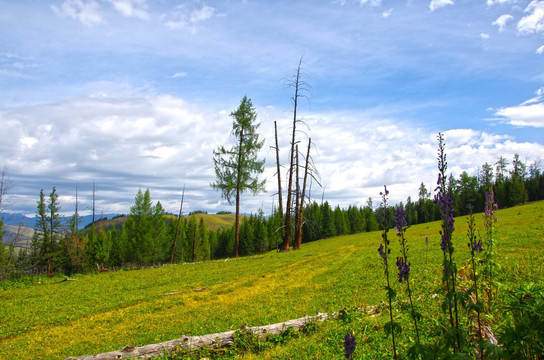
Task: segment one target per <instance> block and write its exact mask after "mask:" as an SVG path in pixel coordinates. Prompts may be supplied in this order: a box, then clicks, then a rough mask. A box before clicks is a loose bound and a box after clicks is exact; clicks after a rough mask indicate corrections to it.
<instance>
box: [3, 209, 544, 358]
mask: <svg viewBox="0 0 544 360" xmlns="http://www.w3.org/2000/svg"><path fill="white" fill-rule="evenodd" d="M497 216H498V218H499V222H498V223H497V224H496V229H497V245H496V246H497V251H498V253H499V256H500V262H501V264H502V269H501V270H500V280H501V282H503V283H505V284H511V283H518V282H520V281H522V282H542V280H541V277H542V274H543V273H544V261H543V260H544V251H543V249H544V247H543V245H544V219H543V216H544V202H538V203H533V204H529V205H525V206H519V207H514V208H510V209H505V210H500V211H499V212H498V213H497ZM476 218H477V223H478V225H479V228H480V229H481V228H482V225H481V224H482V221H481V219H482V218H481V215H476ZM455 225H456V230H455V233H454V239H453V241H454V244H455V246H456V257H457V259H458V260H457V263H458V264H459V266H461V265H462V264H463V263H464V261H465V260H468V257H469V251H468V247H467V245H466V243H467V240H466V237H465V233H466V229H467V226H466V221H465V218H464V217H462V218H457V219H456V223H455ZM438 230H439V223H438V222H434V223H429V224H422V225H417V226H413V227H411V228H410V229H408V232H407V238H408V242H409V245H410V253H409V256H410V257H411V260H410V261H411V263H412V272H411V274H412V279H413V280H412V281H413V284H414V285H413V286H414V292H415V295H416V296H421V307H422V310H423V313H424V316H425V319H424V321H423V322H422V324H421V326H422V328H423V332H424V333H425V334H427V335H426V336H431V335H432V334H431V333H430V332H431V329H432V328H433V323H432V320H431V319H432V317H431V316H430V314H432V313H433V314H434V313H436V311H438V307H439V306H440V302H441V300H442V299H441V296H442V290H441V285H440V276H441V262H442V253H441V251H440V247H439V242H440V235H439V234H438ZM390 236H391V239H392V249H393V250H392V251H393V253H392V255H393V256H397V255H398V254H397V252H398V243H397V241H396V239H395V238H396V237H395V235H394V232H393V231H392V232H391V233H390ZM425 236H429V239H430V245H429V248H428V249H427V248H426V246H425ZM380 241H381V235H380V233H378V232H374V233H363V234H359V235H352V236H343V237H337V238H332V239H327V240H323V241H318V242H314V243H310V244H305V245H303V247H302V250H301V251H291V252H288V253H276V252H271V253H268V254H265V255H263V256H262V257H253V258H241V259H239V260H236V261H231V260H229V261H224V260H220V261H213V262H207V263H201V264H188V265H176V266H165V267H161V268H155V269H148V270H139V271H120V272H111V273H101V274H91V275H85V276H75V278H76V280H77V281H67V282H58V281H59V280H60V279H59V278H57V279H54V280H49V279H47V280H44V282H42V284H39V285H34V286H30V287H26V288H20V289H8V290H4V291H1V292H0V359H59V358H65V357H67V356H70V355H72V356H75V355H86V354H93V353H99V352H107V351H112V350H117V349H120V348H122V347H124V346H125V345H128V344H131V345H135V346H141V345H145V344H148V343H156V342H161V341H166V340H170V339H174V338H179V337H181V336H182V335H200V334H207V333H214V332H222V331H227V330H231V329H237V328H240V327H241V326H242V325H243V324H247V325H248V326H258V325H265V324H271V323H276V322H281V321H286V320H288V319H294V318H299V317H302V316H304V315H315V314H316V313H317V312H332V311H337V310H339V309H342V308H348V309H351V308H355V307H360V306H365V305H374V304H380V302H382V301H385V299H386V298H385V292H384V290H383V285H384V284H383V282H384V278H383V270H382V264H381V258H380V256H379V255H378V253H377V251H376V250H377V248H378V246H379V243H380ZM55 281H56V282H55ZM394 286H395V287H396V288H397V290H398V291H399V296H400V298H401V299H402V297H403V296H404V294H403V290H402V287H401V286H399V284H398V283H395V285H394ZM202 287H207V288H206V290H204V291H201V292H195V291H193V289H198V288H202ZM173 292H179V293H178V294H175V295H163V294H166V293H173ZM432 293H439V294H440V297H439V298H438V299H432V298H431V297H430V294H432ZM397 315H398V316H399V319H400V321H401V323H402V325H403V327H404V328H405V331H404V333H403V335H401V336H400V339H399V347H400V348H401V351H402V349H405V348H406V347H407V346H409V344H410V337H413V333H412V331H411V328H410V326H409V324H410V323H409V321H408V319H407V318H406V315H405V314H403V313H400V312H399V313H398V314H397ZM384 320H385V319H382V318H381V317H379V316H378V317H368V316H363V315H356V316H355V315H354V319H353V320H352V321H351V322H349V323H346V322H343V321H332V322H328V323H325V324H322V325H319V326H318V329H317V330H316V331H314V332H311V333H309V334H308V335H306V336H301V337H297V338H296V339H294V340H292V341H288V342H285V343H284V344H282V345H278V346H276V347H272V348H269V349H267V350H266V351H264V352H261V353H259V354H251V353H246V354H245V355H243V356H244V357H245V358H263V359H283V358H293V359H304V358H315V356H316V354H322V356H321V357H322V358H341V357H342V356H343V355H342V351H343V349H342V342H343V336H344V335H345V332H346V330H347V329H348V328H349V329H352V330H353V331H354V332H355V335H356V338H357V341H358V343H359V345H358V346H357V350H356V353H355V354H356V358H362V359H365V358H376V359H378V358H382V357H383V356H384V354H388V352H389V351H390V346H389V340H388V339H386V338H385V336H384V334H383V330H381V327H382V326H383V323H384V322H385V321H384Z"/></svg>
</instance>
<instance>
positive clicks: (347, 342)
mask: <svg viewBox="0 0 544 360" xmlns="http://www.w3.org/2000/svg"><path fill="white" fill-rule="evenodd" d="M356 346H357V341H355V335H353V333H352V332H351V330H348V332H347V333H346V336H344V351H345V356H346V359H351V354H353V352H354V351H355V347H356Z"/></svg>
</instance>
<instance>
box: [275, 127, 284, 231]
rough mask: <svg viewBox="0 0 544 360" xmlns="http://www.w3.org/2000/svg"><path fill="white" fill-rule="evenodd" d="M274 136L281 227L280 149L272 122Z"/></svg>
mask: <svg viewBox="0 0 544 360" xmlns="http://www.w3.org/2000/svg"><path fill="white" fill-rule="evenodd" d="M274 135H275V138H276V167H277V172H278V202H279V211H280V226H283V199H282V194H281V173H280V147H279V146H278V125H277V123H276V121H274Z"/></svg>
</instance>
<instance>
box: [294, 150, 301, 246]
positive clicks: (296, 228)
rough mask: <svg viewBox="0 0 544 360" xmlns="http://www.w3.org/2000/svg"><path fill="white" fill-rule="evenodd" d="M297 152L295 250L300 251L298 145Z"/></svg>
mask: <svg viewBox="0 0 544 360" xmlns="http://www.w3.org/2000/svg"><path fill="white" fill-rule="evenodd" d="M295 151H296V154H297V155H296V165H295V166H296V168H295V169H296V176H295V184H296V190H295V236H294V237H293V248H294V249H295V250H298V248H297V239H298V235H299V234H298V220H299V207H300V184H299V176H298V174H299V163H298V155H299V153H298V144H297V145H296V146H295Z"/></svg>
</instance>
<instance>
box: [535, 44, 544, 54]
mask: <svg viewBox="0 0 544 360" xmlns="http://www.w3.org/2000/svg"><path fill="white" fill-rule="evenodd" d="M536 53H537V54H542V53H544V45H542V46H540V47H539V48H538V49H536Z"/></svg>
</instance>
